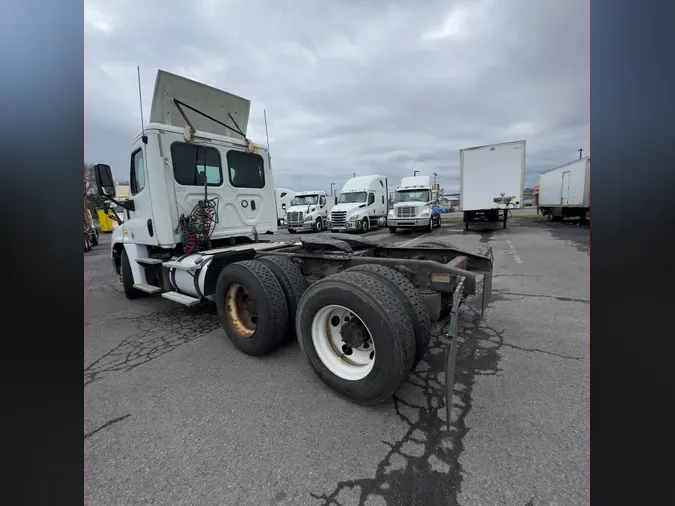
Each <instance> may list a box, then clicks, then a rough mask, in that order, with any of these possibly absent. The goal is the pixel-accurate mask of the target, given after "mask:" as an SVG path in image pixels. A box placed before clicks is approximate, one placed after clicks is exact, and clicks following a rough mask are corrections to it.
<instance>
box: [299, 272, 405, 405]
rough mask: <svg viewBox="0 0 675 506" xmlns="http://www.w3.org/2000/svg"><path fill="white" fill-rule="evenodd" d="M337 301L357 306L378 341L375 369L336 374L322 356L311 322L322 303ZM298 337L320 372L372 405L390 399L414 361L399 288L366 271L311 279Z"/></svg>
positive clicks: (347, 394)
mask: <svg viewBox="0 0 675 506" xmlns="http://www.w3.org/2000/svg"><path fill="white" fill-rule="evenodd" d="M330 304H337V305H341V306H343V307H346V308H349V309H350V310H351V308H358V313H356V314H357V315H358V317H359V318H360V319H361V320H362V321H363V323H364V324H365V325H366V326H367V327H368V329H369V331H370V332H371V337H372V340H373V343H374V345H375V350H376V351H375V353H376V355H375V362H374V364H373V369H372V370H371V371H370V373H369V374H368V375H367V376H365V377H364V378H363V379H360V380H356V381H350V380H345V379H343V378H341V377H339V376H337V375H336V374H334V373H333V372H332V371H331V370H330V369H328V367H326V365H324V363H323V362H322V361H321V359H320V358H319V355H318V354H317V352H316V348H315V346H314V343H313V341H312V321H313V319H314V316H315V315H316V313H317V312H318V311H319V310H320V309H322V308H323V307H325V306H327V305H330ZM296 329H297V333H298V339H299V340H301V341H302V343H303V350H304V353H305V356H306V357H307V359H308V361H309V363H310V365H311V366H312V368H313V369H314V371H315V372H316V374H317V376H319V378H320V379H321V381H323V382H324V383H325V384H326V385H328V386H329V387H330V388H332V389H333V390H335V391H336V392H337V393H339V394H340V395H342V396H344V397H346V398H347V399H349V400H350V401H352V402H354V403H356V404H362V405H373V404H378V403H380V402H383V401H385V400H387V399H389V398H390V397H391V396H392V395H393V394H394V392H396V390H397V389H398V388H399V386H400V385H401V383H403V381H404V380H405V379H406V378H407V377H408V375H409V374H410V371H411V370H412V364H413V362H414V360H415V332H414V329H413V325H412V321H411V318H410V316H408V315H407V314H406V312H405V308H404V306H403V305H402V304H401V303H400V302H399V299H398V297H397V293H396V290H394V289H392V288H390V287H389V286H388V285H387V284H386V283H385V282H384V281H383V280H381V279H378V278H377V277H375V276H373V275H369V274H366V273H362V272H341V273H339V274H334V275H332V276H329V277H327V278H324V279H322V280H321V281H318V282H316V283H314V284H312V285H311V286H310V287H309V288H308V289H307V291H306V292H305V295H303V297H302V299H301V300H300V305H299V306H298V314H297V321H296Z"/></svg>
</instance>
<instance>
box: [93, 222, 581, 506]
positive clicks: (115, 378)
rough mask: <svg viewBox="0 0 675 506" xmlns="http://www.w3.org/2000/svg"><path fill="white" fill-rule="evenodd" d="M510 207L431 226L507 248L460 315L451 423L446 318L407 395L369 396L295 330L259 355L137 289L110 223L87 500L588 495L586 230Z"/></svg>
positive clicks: (520, 501) (100, 249)
mask: <svg viewBox="0 0 675 506" xmlns="http://www.w3.org/2000/svg"><path fill="white" fill-rule="evenodd" d="M515 214H516V215H515V216H514V217H513V218H512V220H511V221H510V222H509V228H507V229H506V230H503V229H501V228H495V229H494V230H483V231H470V232H464V230H463V227H462V224H461V223H460V222H459V221H457V220H455V219H453V217H446V219H445V220H444V223H443V227H442V228H441V229H437V230H434V232H433V233H432V234H430V236H444V237H445V238H446V239H447V240H449V241H451V242H453V243H454V244H456V245H457V246H459V247H462V248H473V247H475V246H477V245H478V244H479V243H484V244H485V243H487V244H489V245H490V246H491V247H492V248H493V252H494V256H495V268H494V283H493V298H492V302H491V304H490V307H489V308H488V310H487V312H486V315H485V318H484V319H483V320H482V321H478V320H477V319H476V318H475V315H474V313H473V312H472V311H471V310H470V309H469V308H465V309H464V310H462V311H461V329H460V348H459V356H458V366H457V368H458V370H457V381H456V384H455V396H454V402H453V427H452V431H451V432H450V433H447V432H446V431H445V408H444V396H443V387H442V383H443V378H442V372H441V371H442V367H443V366H442V361H443V357H444V355H443V353H442V352H443V350H444V347H443V339H444V338H442V337H440V336H439V334H440V333H441V329H442V325H441V324H444V325H447V322H446V321H443V322H440V323H439V324H437V325H436V327H435V337H434V338H433V340H432V346H431V348H430V350H429V352H428V354H427V356H426V357H425V360H423V361H422V362H421V363H420V365H419V366H418V368H417V369H416V371H414V373H413V374H412V375H411V376H410V378H409V379H408V381H407V382H406V384H405V385H404V386H403V387H402V388H401V389H400V390H399V392H398V393H397V395H396V396H395V398H394V399H392V400H391V401H388V402H386V403H384V404H382V405H379V406H377V407H372V408H365V407H360V406H356V405H353V404H351V403H349V402H347V401H344V400H342V399H341V398H339V397H337V396H336V395H335V394H333V392H332V391H330V390H328V389H327V388H326V387H325V386H324V385H323V383H321V382H320V380H319V379H318V378H317V377H316V376H315V375H314V373H313V371H312V370H311V368H310V366H309V365H308V364H307V363H306V362H305V359H304V357H303V355H302V353H301V351H300V350H299V348H298V346H297V344H295V343H291V344H289V345H287V346H285V347H283V348H281V349H279V350H278V351H277V352H275V353H273V354H272V355H270V356H267V357H264V358H253V357H248V356H246V355H243V354H242V353H240V352H238V351H237V350H236V349H235V348H234V346H233V345H232V344H231V343H230V342H229V341H228V340H227V338H226V337H225V336H224V333H223V332H222V331H221V330H220V327H219V324H218V321H217V317H216V315H215V310H214V309H212V308H211V306H210V305H206V306H203V307H196V308H183V307H181V306H178V305H176V304H174V303H171V302H169V301H167V300H165V299H162V298H161V297H155V298H147V299H142V300H136V301H130V300H127V299H126V298H125V296H124V294H123V292H122V287H121V284H120V283H119V281H118V278H117V277H116V276H114V275H113V271H112V265H111V262H110V257H109V249H108V247H109V236H107V237H105V238H104V240H103V242H102V244H101V245H99V246H97V247H96V248H95V249H94V250H92V251H91V252H89V253H86V254H85V284H86V296H85V321H86V331H85V332H86V338H85V371H84V377H85V419H86V429H85V431H86V433H85V463H86V476H85V493H86V501H87V503H88V504H89V505H94V506H95V505H125V504H166V505H178V504H191V505H192V504H194V505H210V504H227V505H229V504H233V505H305V504H307V505H312V504H316V505H341V506H349V505H357V504H363V505H385V504H391V505H425V506H427V505H437V504H439V505H455V504H461V505H463V506H470V505H502V504H504V505H531V506H534V505H565V506H567V505H576V504H586V503H587V502H588V492H589V486H588V479H589V478H588V476H589V474H588V467H589V432H588V425H589V395H588V385H589V351H588V350H589V338H588V315H589V288H588V286H589V285H588V273H589V256H588V255H589V251H588V234H589V232H588V229H587V228H586V227H583V226H578V225H576V224H574V223H565V222H563V223H547V222H545V221H544V220H543V219H542V218H537V217H533V216H530V215H531V214H532V213H521V214H519V213H515ZM522 214H524V215H522ZM528 214H530V215H528ZM368 235H369V236H372V237H373V238H375V239H378V240H380V241H382V242H387V243H394V244H398V245H403V244H409V245H414V244H415V243H416V242H422V241H423V239H425V238H428V237H430V236H423V234H421V233H416V232H408V233H401V234H396V235H391V234H389V233H388V231H387V229H380V230H375V231H372V232H370V233H369V234H368ZM279 236H284V237H288V235H287V233H286V232H280V233H279ZM294 237H297V235H296V236H294Z"/></svg>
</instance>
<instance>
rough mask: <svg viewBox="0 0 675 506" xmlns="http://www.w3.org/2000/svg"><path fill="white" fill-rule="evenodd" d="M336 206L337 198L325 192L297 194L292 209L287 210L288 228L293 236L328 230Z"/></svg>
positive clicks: (310, 191) (302, 192)
mask: <svg viewBox="0 0 675 506" xmlns="http://www.w3.org/2000/svg"><path fill="white" fill-rule="evenodd" d="M334 205H335V197H332V196H330V195H328V194H327V193H326V192H325V191H323V190H309V191H301V192H296V193H295V197H293V200H292V201H291V207H289V208H288V209H287V210H286V228H287V229H288V231H289V232H290V233H291V234H294V233H295V232H300V231H306V232H321V231H322V230H326V226H327V222H328V217H329V216H330V211H331V209H332V208H333V206H334Z"/></svg>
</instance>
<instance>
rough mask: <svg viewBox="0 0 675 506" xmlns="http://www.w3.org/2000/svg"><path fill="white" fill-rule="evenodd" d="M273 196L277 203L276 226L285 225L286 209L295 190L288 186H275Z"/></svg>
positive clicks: (289, 205)
mask: <svg viewBox="0 0 675 506" xmlns="http://www.w3.org/2000/svg"><path fill="white" fill-rule="evenodd" d="M274 197H275V199H276V203H277V226H281V225H285V223H286V211H287V210H288V208H289V207H291V201H292V200H293V197H295V192H294V191H293V190H289V189H288V188H277V189H276V190H274Z"/></svg>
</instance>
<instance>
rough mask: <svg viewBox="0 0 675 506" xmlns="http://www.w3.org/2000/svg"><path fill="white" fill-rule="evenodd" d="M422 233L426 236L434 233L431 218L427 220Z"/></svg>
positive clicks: (432, 219) (432, 218)
mask: <svg viewBox="0 0 675 506" xmlns="http://www.w3.org/2000/svg"><path fill="white" fill-rule="evenodd" d="M424 231H425V232H427V233H428V234H430V233H431V232H433V231H434V217H433V216H432V217H431V218H429V224H428V225H427V226H426V227H424Z"/></svg>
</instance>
